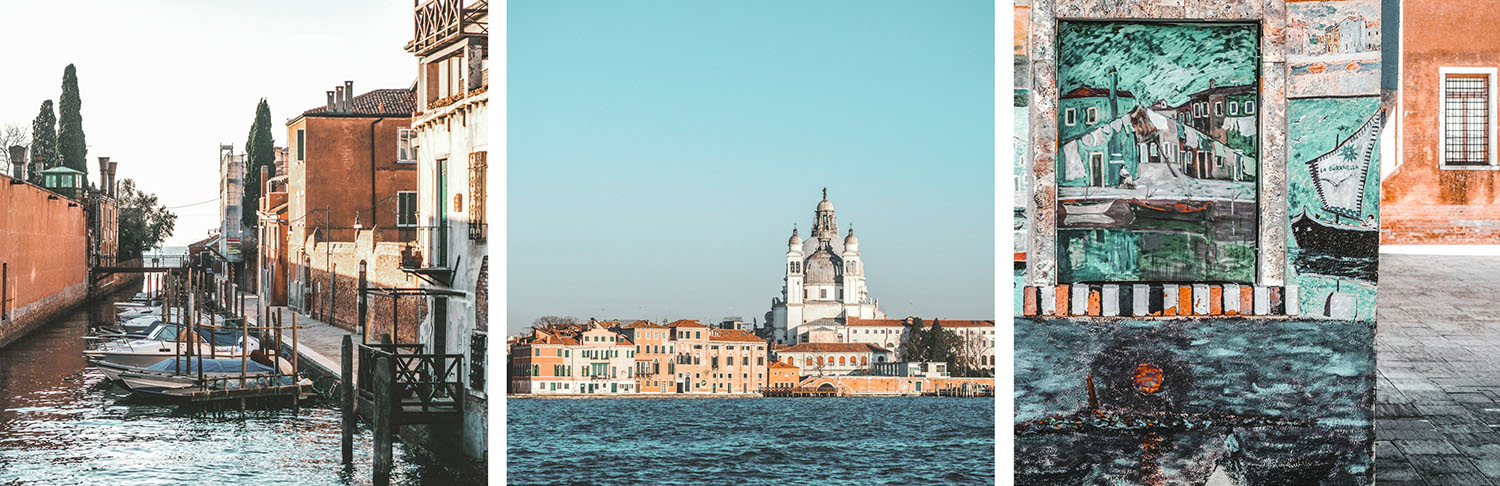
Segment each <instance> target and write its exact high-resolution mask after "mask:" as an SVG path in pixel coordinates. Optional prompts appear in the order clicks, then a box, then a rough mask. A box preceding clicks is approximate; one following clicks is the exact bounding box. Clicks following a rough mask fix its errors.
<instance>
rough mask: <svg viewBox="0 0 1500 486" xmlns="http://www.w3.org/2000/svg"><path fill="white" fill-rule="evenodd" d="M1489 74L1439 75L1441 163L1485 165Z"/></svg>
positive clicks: (1489, 114)
mask: <svg viewBox="0 0 1500 486" xmlns="http://www.w3.org/2000/svg"><path fill="white" fill-rule="evenodd" d="M1492 82H1493V79H1492V75H1490V74H1481V73H1444V75H1443V134H1442V137H1443V165H1445V166H1455V167H1472V166H1488V165H1490V164H1491V161H1490V149H1491V147H1490V143H1491V142H1490V136H1491V132H1490V131H1491V130H1492V128H1491V127H1490V124H1492V123H1494V121H1493V120H1491V108H1492V106H1493V105H1492V103H1494V102H1495V101H1494V100H1493V99H1491V94H1490V91H1491V88H1492V86H1491V84H1490V83H1492Z"/></svg>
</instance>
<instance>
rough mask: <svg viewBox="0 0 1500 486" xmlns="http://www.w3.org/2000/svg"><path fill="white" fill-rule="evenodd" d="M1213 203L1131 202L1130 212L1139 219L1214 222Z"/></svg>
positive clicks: (1134, 200)
mask: <svg viewBox="0 0 1500 486" xmlns="http://www.w3.org/2000/svg"><path fill="white" fill-rule="evenodd" d="M1213 209H1214V203H1213V201H1202V202H1197V203H1194V202H1174V203H1156V202H1149V201H1142V200H1140V199H1131V200H1130V211H1131V212H1133V213H1135V217H1137V218H1145V219H1164V220H1170V221H1194V222H1197V221H1213V219H1214V211H1213Z"/></svg>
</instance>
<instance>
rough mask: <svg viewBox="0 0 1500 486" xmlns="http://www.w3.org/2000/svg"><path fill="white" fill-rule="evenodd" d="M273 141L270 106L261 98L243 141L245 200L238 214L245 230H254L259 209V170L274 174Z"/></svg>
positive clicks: (274, 153) (274, 154) (274, 155)
mask: <svg viewBox="0 0 1500 486" xmlns="http://www.w3.org/2000/svg"><path fill="white" fill-rule="evenodd" d="M274 144H275V141H274V139H272V138H271V106H270V105H268V104H266V99H265V98H261V99H260V104H259V105H256V107H255V122H254V123H251V124H250V136H249V137H248V138H247V139H246V140H245V159H246V160H245V178H244V181H245V191H244V192H245V199H244V201H242V202H241V203H240V204H241V206H240V207H241V208H242V209H241V210H240V214H242V215H243V216H244V218H243V221H244V223H245V227H246V228H255V225H256V216H255V211H256V210H257V209H259V208H260V182H261V181H260V168H261V167H266V166H269V167H271V170H272V174H271V175H272V176H275V175H276V174H275V173H274V171H275V170H276V169H275V163H276V152H275V150H276V148H275V146H274Z"/></svg>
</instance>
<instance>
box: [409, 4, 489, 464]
mask: <svg viewBox="0 0 1500 486" xmlns="http://www.w3.org/2000/svg"><path fill="white" fill-rule="evenodd" d="M487 12H488V9H487V8H486V6H485V4H484V2H480V1H474V0H423V1H422V2H421V3H419V4H418V5H416V9H415V15H416V18H417V19H418V22H417V23H416V25H417V30H416V32H415V36H414V39H413V40H412V41H411V42H410V43H408V44H407V45H406V50H407V52H410V53H412V54H413V55H415V56H416V57H417V68H418V69H417V83H416V95H417V100H416V102H417V103H416V104H417V112H416V113H414V114H412V119H411V131H410V132H408V133H406V134H403V135H402V136H401V140H398V143H399V144H401V146H400V147H399V148H400V149H401V150H403V151H405V150H410V151H413V152H415V154H416V161H417V171H418V177H417V201H416V202H417V213H418V218H419V221H420V223H419V227H418V235H417V237H418V238H419V245H420V247H421V250H422V255H421V263H420V265H419V267H412V268H404V270H406V271H408V272H410V273H414V274H418V275H419V276H420V277H421V278H422V280H423V285H422V287H423V288H424V290H427V291H428V292H429V295H428V296H426V297H424V298H425V299H427V313H426V316H425V317H423V319H422V322H421V323H420V325H419V327H418V335H417V336H418V339H419V341H420V342H421V343H423V344H424V345H426V347H427V350H426V352H429V353H442V354H462V355H464V362H463V363H464V366H463V370H462V371H461V374H462V377H461V378H462V379H463V382H464V384H465V386H466V387H467V388H468V390H467V398H468V400H469V402H468V403H465V404H464V424H463V427H462V441H463V446H464V447H463V449H464V451H465V452H466V453H467V454H469V455H471V457H473V458H475V459H483V458H484V457H485V454H486V453H487V450H486V449H487V447H486V435H487V433H486V432H485V430H486V429H487V427H488V425H487V416H486V409H487V408H488V405H487V403H488V398H487V391H486V386H485V383H484V376H485V373H484V370H485V369H486V368H487V364H488V361H489V360H488V356H487V354H488V353H487V346H488V345H487V341H488V336H487V332H486V331H487V329H488V327H487V325H486V321H487V320H488V305H487V303H486V302H485V301H486V299H488V285H487V282H486V280H488V273H489V272H488V269H489V253H488V250H487V249H486V248H487V247H486V241H485V240H486V235H487V233H488V225H487V223H486V217H485V215H486V214H487V211H486V204H487V203H488V198H487V197H486V190H485V181H486V179H487V176H486V174H487V172H488V153H489V110H488V104H489V91H488V90H489V57H488V54H487V53H488V42H489V29H488V24H489V16H488V13H487ZM424 19H425V20H427V21H433V20H436V21H434V22H424ZM404 267H406V266H405V265H404Z"/></svg>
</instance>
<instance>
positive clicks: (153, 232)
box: [116, 179, 177, 260]
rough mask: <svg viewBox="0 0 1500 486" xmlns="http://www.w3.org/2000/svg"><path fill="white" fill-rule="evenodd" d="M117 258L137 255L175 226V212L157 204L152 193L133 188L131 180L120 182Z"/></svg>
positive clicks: (163, 237)
mask: <svg viewBox="0 0 1500 486" xmlns="http://www.w3.org/2000/svg"><path fill="white" fill-rule="evenodd" d="M116 202H117V203H118V204H119V207H118V214H119V218H120V232H119V235H120V259H121V260H129V259H132V258H138V257H140V256H141V254H143V253H145V252H146V250H149V249H152V248H155V247H157V245H160V244H161V243H162V242H163V241H166V240H167V237H168V236H172V230H173V229H174V228H175V227H176V225H177V215H176V214H172V212H171V211H168V210H167V207H166V206H163V205H161V204H159V203H158V202H157V200H156V195H155V194H147V193H145V192H142V191H140V190H138V189H136V187H135V181H133V180H130V179H125V180H123V181H120V195H119V198H118V199H116Z"/></svg>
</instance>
